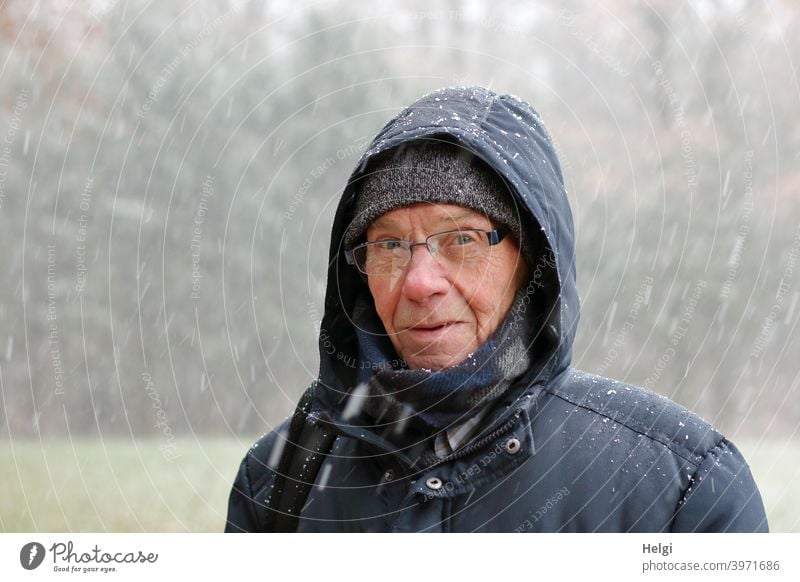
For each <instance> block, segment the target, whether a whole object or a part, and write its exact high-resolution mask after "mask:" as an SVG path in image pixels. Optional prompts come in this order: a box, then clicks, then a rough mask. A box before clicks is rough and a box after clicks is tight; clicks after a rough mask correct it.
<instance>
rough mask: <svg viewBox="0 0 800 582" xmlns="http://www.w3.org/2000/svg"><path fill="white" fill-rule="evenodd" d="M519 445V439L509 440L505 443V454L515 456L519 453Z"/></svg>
mask: <svg viewBox="0 0 800 582" xmlns="http://www.w3.org/2000/svg"><path fill="white" fill-rule="evenodd" d="M519 449H520V444H519V439H517V438H510V439H508V440H507V441H506V452H507V453H508V454H509V455H516V454H517V453H518V452H519Z"/></svg>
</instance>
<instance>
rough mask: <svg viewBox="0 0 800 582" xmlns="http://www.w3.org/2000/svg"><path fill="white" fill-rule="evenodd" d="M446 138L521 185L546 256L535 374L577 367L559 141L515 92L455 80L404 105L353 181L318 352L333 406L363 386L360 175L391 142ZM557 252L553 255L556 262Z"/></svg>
mask: <svg viewBox="0 0 800 582" xmlns="http://www.w3.org/2000/svg"><path fill="white" fill-rule="evenodd" d="M425 139H440V140H441V139H444V140H447V141H452V142H455V143H458V144H460V145H461V146H463V147H465V148H467V149H469V150H470V151H472V152H473V153H474V154H475V155H476V156H478V157H479V158H481V159H482V160H483V161H484V162H486V163H487V164H489V165H490V166H491V167H492V168H494V170H495V171H496V172H497V173H498V174H500V175H501V176H502V177H503V178H504V179H505V181H506V182H507V184H508V185H509V186H510V189H511V191H512V192H513V195H514V198H515V202H516V204H517V206H518V211H519V213H520V215H521V216H522V217H523V218H524V222H523V224H525V225H526V227H525V228H526V230H527V232H526V231H523V237H524V236H526V234H527V235H529V236H530V243H529V244H536V245H538V246H539V247H544V248H545V249H546V250H547V251H549V252H545V253H543V260H542V261H541V262H540V263H538V264H536V265H531V266H530V270H531V276H532V277H533V278H535V279H536V281H537V291H536V292H537V293H538V294H539V296H540V297H541V298H542V302H541V303H540V304H539V305H538V307H537V308H538V309H542V311H543V321H542V329H541V333H540V338H539V341H538V342H537V344H536V348H535V358H536V360H537V361H538V363H539V365H538V366H533V367H532V371H533V370H534V369H535V378H532V377H529V378H524V380H527V381H529V383H531V382H534V381H535V382H536V383H540V384H541V383H546V382H547V381H548V380H550V379H553V378H554V377H556V376H558V375H560V374H561V373H563V372H564V371H565V370H567V369H568V368H569V366H570V362H571V356H572V344H573V341H574V338H575V332H576V328H577V323H578V318H579V311H580V306H579V300H578V292H577V288H576V282H575V236H574V227H573V221H572V212H571V210H570V206H569V202H568V200H567V194H566V190H565V188H564V179H563V176H562V173H561V167H560V164H559V162H558V158H557V155H556V151H555V147H554V145H553V142H552V139H551V138H550V135H549V134H548V132H547V130H546V129H545V127H544V124H543V123H542V120H541V118H540V117H539V114H538V113H537V112H536V111H535V110H534V109H533V108H532V107H531V106H530V105H528V104H527V103H525V102H524V101H522V100H520V99H519V98H517V97H514V96H512V95H498V94H496V93H494V92H493V91H490V90H488V89H485V88H482V87H448V88H444V89H440V90H437V91H434V92H432V93H429V94H428V95H425V96H424V97H422V98H420V99H419V100H417V101H416V102H415V103H413V104H412V105H410V106H409V107H407V108H406V109H404V110H403V111H401V112H400V113H399V114H398V115H397V116H396V117H395V118H393V119H392V120H391V121H389V122H388V123H387V124H386V125H385V126H384V127H383V129H381V131H380V132H379V133H378V135H377V136H376V137H375V139H374V140H373V142H372V143H371V144H370V146H369V147H368V148H367V150H366V151H365V152H364V154H363V155H362V157H361V159H360V160H359V162H358V164H357V166H356V168H355V170H354V171H353V173H352V174H351V176H350V178H349V179H348V181H347V185H346V186H345V189H344V191H343V193H342V197H341V200H340V202H339V205H338V208H337V210H336V215H335V218H334V222H333V228H332V231H331V248H330V256H329V265H328V283H327V291H326V296H325V314H324V316H323V319H322V324H321V329H320V338H319V350H320V374H319V383H318V385H317V388H318V389H317V390H315V392H316V397H315V399H317V400H318V401H322V406H323V407H325V408H330V407H339V406H341V403H342V402H343V401H344V400H345V398H344V396H345V395H346V394H347V393H348V392H349V391H350V390H352V389H353V388H354V387H355V385H356V384H357V381H358V380H357V378H358V368H359V363H358V356H357V354H358V345H357V339H356V333H355V328H354V325H353V322H352V318H351V315H352V313H353V308H354V305H355V303H356V300H357V298H358V297H359V296H363V294H368V293H369V290H368V289H367V287H366V284H365V282H364V280H363V279H362V277H361V276H360V275H359V274H358V273H357V272H356V271H355V270H354V269H353V268H352V267H351V266H349V265H347V263H346V261H345V260H344V256H343V251H344V248H343V247H342V246H341V244H342V239H343V235H344V233H345V230H346V229H347V227H348V225H349V224H350V222H351V220H352V216H353V210H354V207H355V195H356V193H357V190H358V182H359V180H360V179H361V178H362V177H363V176H364V175H365V174H366V173H368V172H369V169H370V164H371V162H372V161H373V160H374V159H376V157H377V156H380V155H383V154H385V152H387V151H388V150H392V149H394V148H397V147H400V146H403V145H407V144H409V143H410V142H413V141H416V140H425ZM553 258H554V260H553Z"/></svg>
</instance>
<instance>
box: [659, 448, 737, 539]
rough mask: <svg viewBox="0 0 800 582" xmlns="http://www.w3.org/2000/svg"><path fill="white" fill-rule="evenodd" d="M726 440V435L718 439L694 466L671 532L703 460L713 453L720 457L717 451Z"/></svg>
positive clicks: (678, 505) (680, 500) (679, 502)
mask: <svg viewBox="0 0 800 582" xmlns="http://www.w3.org/2000/svg"><path fill="white" fill-rule="evenodd" d="M725 441H726V439H725V437H722V438H720V439H719V441H717V443H716V444H715V445H714V446H713V447H711V448H710V449H708V451H706V454H705V455H703V458H702V460H701V461H700V462H699V463H698V464H697V466H696V467H695V468H694V472H692V475H691V476H690V477H689V480H688V481H687V483H686V487H684V488H683V489H681V494H680V495H679V496H678V504H677V506H676V508H675V512H674V513H673V514H672V515H673V518H672V523H671V525H670V528H669V531H670V533H673V532H674V530H675V524H676V522H677V521H678V516H679V515H680V511H681V507H682V506H683V505H684V504H685V502H686V501H688V492H689V488H690V487H691V486H692V483H695V481H696V479H695V477H696V476H697V473H699V472H700V467H702V466H703V462H704V461H705V460H706V459H707V458H708V457H709V456H710V455H713V456H714V457H715V458H717V459H718V458H719V455H718V454H716V451H717V450H718V449H721V448H722V444H723V443H724V442H725Z"/></svg>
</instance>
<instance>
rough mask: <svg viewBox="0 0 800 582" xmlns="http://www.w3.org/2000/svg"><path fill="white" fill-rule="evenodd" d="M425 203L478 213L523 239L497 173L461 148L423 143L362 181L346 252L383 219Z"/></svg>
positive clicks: (382, 162) (385, 162)
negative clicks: (378, 219)
mask: <svg viewBox="0 0 800 582" xmlns="http://www.w3.org/2000/svg"><path fill="white" fill-rule="evenodd" d="M421 202H429V203H439V204H457V205H459V206H463V207H465V208H470V209H472V210H476V211H478V212H481V213H482V214H485V215H486V216H488V217H489V218H492V219H494V220H495V221H496V222H497V223H499V224H505V225H507V226H509V227H510V228H511V232H512V233H513V234H514V235H515V237H516V239H517V240H520V237H519V234H520V216H519V211H518V210H517V208H516V207H515V205H514V202H513V199H512V197H511V194H510V192H509V191H508V188H507V187H506V185H505V183H504V182H503V180H502V179H501V178H500V176H499V175H498V174H497V173H496V172H495V171H494V170H492V169H491V168H490V167H489V166H488V165H486V164H485V163H484V162H483V161H481V160H480V159H479V158H477V157H476V156H474V155H473V154H471V153H470V152H469V151H467V150H465V149H463V148H460V147H458V146H457V145H454V144H450V143H446V142H419V143H415V144H414V145H412V146H407V147H403V148H398V150H397V151H396V152H394V154H393V155H385V156H383V157H382V158H380V160H379V161H378V162H377V163H376V164H375V165H374V167H372V168H371V170H370V174H369V176H367V177H366V178H365V179H364V180H363V181H362V182H361V184H360V187H359V192H358V195H357V198H356V208H355V213H354V215H353V216H354V217H353V220H352V222H351V223H350V226H349V227H348V229H347V232H346V233H345V237H344V244H345V247H346V248H350V247H352V246H354V245H355V244H356V243H357V242H359V240H360V239H362V237H363V236H364V235H365V233H366V231H367V228H369V225H370V224H372V222H373V221H374V220H375V219H377V218H378V217H379V216H381V215H383V214H385V213H387V212H390V211H392V210H396V209H397V208H403V207H405V206H411V205H413V204H418V203H421Z"/></svg>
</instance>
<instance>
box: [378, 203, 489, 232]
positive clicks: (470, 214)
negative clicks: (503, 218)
mask: <svg viewBox="0 0 800 582" xmlns="http://www.w3.org/2000/svg"><path fill="white" fill-rule="evenodd" d="M412 215H413V216H414V217H415V218H422V219H424V220H426V221H430V222H432V223H459V222H462V221H465V220H481V221H484V222H491V221H490V219H489V218H488V217H487V216H486V215H485V214H483V213H481V212H478V211H476V210H473V209H471V208H466V207H464V206H459V205H457V204H428V203H421V204H413V205H411V206H405V207H403V208H397V209H395V210H391V211H389V212H387V213H386V214H382V215H381V216H379V217H378V218H376V219H375V221H374V222H373V223H372V225H371V227H392V226H404V225H405V224H407V221H408V219H409V217H411V216H412Z"/></svg>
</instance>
